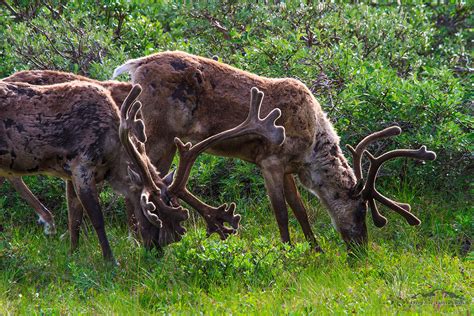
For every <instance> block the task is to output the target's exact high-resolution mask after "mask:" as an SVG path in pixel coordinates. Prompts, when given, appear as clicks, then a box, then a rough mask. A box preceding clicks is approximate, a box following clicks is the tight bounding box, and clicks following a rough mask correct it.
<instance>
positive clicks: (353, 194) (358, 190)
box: [350, 179, 364, 198]
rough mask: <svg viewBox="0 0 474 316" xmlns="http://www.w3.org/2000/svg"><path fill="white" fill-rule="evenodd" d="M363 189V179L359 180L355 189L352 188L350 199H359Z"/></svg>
mask: <svg viewBox="0 0 474 316" xmlns="http://www.w3.org/2000/svg"><path fill="white" fill-rule="evenodd" d="M363 188H364V179H359V180H358V181H357V184H356V185H355V187H354V188H352V190H351V192H350V195H351V197H353V198H357V197H359V196H360V194H361V192H362V189H363Z"/></svg>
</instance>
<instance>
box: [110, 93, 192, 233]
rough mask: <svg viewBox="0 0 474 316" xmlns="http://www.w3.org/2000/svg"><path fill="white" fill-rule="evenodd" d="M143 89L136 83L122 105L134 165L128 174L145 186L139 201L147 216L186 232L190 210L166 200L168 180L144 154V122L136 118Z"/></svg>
mask: <svg viewBox="0 0 474 316" xmlns="http://www.w3.org/2000/svg"><path fill="white" fill-rule="evenodd" d="M141 91H142V88H141V87H140V85H134V86H133V88H132V90H131V91H130V93H129V95H128V96H127V98H126V99H125V101H124V102H123V105H122V107H121V109H120V127H119V136H120V141H121V142H122V145H123V146H124V148H125V150H126V151H127V153H128V155H129V157H130V161H131V165H132V166H133V167H131V166H130V165H129V166H128V173H129V177H130V179H131V180H132V181H133V182H134V183H135V184H136V185H137V186H139V187H141V188H142V193H141V198H140V204H141V207H142V211H143V214H144V215H145V217H146V218H147V219H148V220H149V221H150V222H151V223H152V224H154V225H155V226H157V227H160V228H161V227H162V226H163V224H165V226H167V227H166V228H168V229H171V230H172V231H174V232H175V233H177V234H178V235H183V234H184V233H185V232H186V229H185V228H184V227H182V226H181V222H182V221H184V220H186V219H187V218H188V217H189V214H188V211H187V210H186V209H183V208H182V207H181V206H178V207H173V206H169V205H167V204H166V203H165V202H164V201H163V199H162V195H161V192H162V190H164V189H166V184H165V183H164V182H163V181H162V180H161V178H159V177H157V175H155V174H153V175H152V172H151V170H150V167H151V166H150V162H149V160H148V158H147V157H146V155H145V142H146V134H145V125H144V123H143V121H142V120H141V119H138V118H137V115H138V114H139V112H140V109H141V106H142V104H141V103H140V102H139V101H135V100H136V99H137V97H138V95H140V93H141ZM132 136H134V137H133V138H134V139H135V141H134V140H133V139H132ZM135 143H137V144H135ZM152 193H155V194H152ZM156 204H157V205H156ZM155 210H156V213H155Z"/></svg>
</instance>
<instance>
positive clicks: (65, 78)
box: [0, 70, 136, 239]
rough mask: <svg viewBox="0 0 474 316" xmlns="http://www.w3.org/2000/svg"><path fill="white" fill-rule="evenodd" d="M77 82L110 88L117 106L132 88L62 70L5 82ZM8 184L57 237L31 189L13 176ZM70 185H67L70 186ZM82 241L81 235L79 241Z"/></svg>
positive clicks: (129, 210)
mask: <svg viewBox="0 0 474 316" xmlns="http://www.w3.org/2000/svg"><path fill="white" fill-rule="evenodd" d="M74 80H80V81H84V82H90V83H94V84H98V85H101V86H103V87H104V88H106V89H107V90H109V91H110V94H111V96H112V99H113V100H114V101H115V103H116V104H118V105H120V104H122V103H123V101H124V100H125V98H126V96H127V95H128V93H129V92H130V90H131V89H132V84H131V83H127V82H120V81H116V80H108V81H98V80H93V79H89V78H87V77H84V76H80V75H76V74H72V73H68V72H62V71H53V70H25V71H19V72H16V73H14V74H13V75H11V76H9V77H6V78H4V79H2V81H4V82H24V83H29V84H33V85H52V84H57V83H64V82H69V81H74ZM4 180H5V178H2V177H0V185H1V183H2V182H3V181H4ZM7 181H9V182H10V183H11V185H12V186H13V188H14V189H15V190H16V191H17V192H18V193H19V195H20V196H21V197H22V198H23V199H25V200H26V202H28V204H29V205H30V206H31V207H32V208H33V209H34V210H35V212H36V213H37V215H38V217H39V222H40V223H41V224H43V225H44V232H45V234H47V235H49V234H54V233H55V232H56V225H55V223H54V216H53V214H52V213H51V211H50V210H49V209H48V208H47V207H46V206H45V205H44V204H43V203H41V202H40V201H39V199H38V198H37V197H36V196H35V195H34V194H33V193H32V192H31V191H30V189H29V188H28V186H27V185H26V184H25V182H24V181H23V180H22V178H21V177H13V178H9V179H8V180H7ZM66 186H67V184H66ZM125 203H126V205H127V216H128V222H129V226H130V227H131V228H132V230H134V229H135V228H136V227H135V221H134V219H133V217H132V214H133V206H132V205H131V202H130V201H128V200H127V199H126V200H125ZM70 204H71V205H75V206H77V207H75V208H74V209H76V210H77V211H75V212H70V213H68V214H70V215H71V216H72V215H73V216H72V217H71V218H70V220H75V221H78V222H79V225H80V222H81V221H82V215H81V214H82V207H81V206H80V203H78V202H73V201H70ZM74 233H75V234H79V231H77V232H74ZM77 238H79V237H78V236H77V237H75V239H77Z"/></svg>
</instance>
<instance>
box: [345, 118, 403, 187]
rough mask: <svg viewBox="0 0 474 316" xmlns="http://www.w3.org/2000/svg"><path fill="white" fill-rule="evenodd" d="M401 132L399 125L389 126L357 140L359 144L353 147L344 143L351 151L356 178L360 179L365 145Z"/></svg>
mask: <svg viewBox="0 0 474 316" xmlns="http://www.w3.org/2000/svg"><path fill="white" fill-rule="evenodd" d="M401 132H402V129H401V128H400V127H398V126H391V127H387V128H385V129H383V130H381V131H378V132H375V133H372V134H370V135H368V136H366V137H365V138H364V139H363V140H361V141H360V142H359V144H357V146H356V148H355V149H354V147H352V146H351V145H346V147H347V148H348V149H349V151H350V152H351V153H352V157H353V161H354V162H353V164H354V173H355V176H356V179H357V180H360V179H362V156H363V154H364V151H365V150H366V149H367V146H369V145H370V143H372V142H374V141H376V140H378V139H382V138H387V137H392V136H396V135H400V133H401Z"/></svg>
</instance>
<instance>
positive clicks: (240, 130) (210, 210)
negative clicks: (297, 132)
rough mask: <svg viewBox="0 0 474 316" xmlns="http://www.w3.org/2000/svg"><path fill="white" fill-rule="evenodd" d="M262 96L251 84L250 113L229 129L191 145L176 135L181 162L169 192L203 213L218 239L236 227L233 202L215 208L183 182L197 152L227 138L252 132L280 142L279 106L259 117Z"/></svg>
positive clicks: (237, 216) (236, 217) (237, 221)
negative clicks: (198, 196)
mask: <svg viewBox="0 0 474 316" xmlns="http://www.w3.org/2000/svg"><path fill="white" fill-rule="evenodd" d="M263 96H264V94H263V92H261V91H259V90H258V89H257V88H255V87H253V88H252V89H251V98H250V109H249V114H248V116H247V118H246V119H245V121H244V122H242V123H241V124H240V125H238V126H236V127H234V128H232V129H229V130H226V131H223V132H221V133H218V134H216V135H213V136H211V137H208V138H206V139H205V140H203V141H201V142H199V143H197V144H196V145H194V146H192V145H191V143H186V144H184V143H183V142H182V141H181V140H180V139H179V138H175V143H176V146H177V147H178V153H179V156H180V161H179V165H178V170H177V174H176V176H175V178H174V181H173V183H172V184H171V186H170V187H169V192H171V193H172V194H175V195H176V196H178V197H179V198H180V199H182V200H184V201H186V202H187V203H188V204H190V205H191V206H193V207H194V208H195V209H196V210H197V211H198V212H199V213H200V214H201V215H203V217H204V219H205V220H206V222H207V224H208V225H207V226H208V234H210V233H212V232H214V231H217V232H218V233H219V234H220V235H221V238H225V237H226V236H227V235H228V234H229V232H235V229H237V228H238V225H239V222H240V215H234V209H235V204H233V203H232V204H231V205H230V206H229V207H227V205H221V206H220V207H218V208H214V207H212V206H209V205H207V204H205V203H204V202H202V201H200V200H199V199H198V198H197V197H195V196H194V195H193V194H191V193H190V192H189V191H188V190H187V188H186V184H187V181H188V178H189V174H190V172H191V168H192V165H193V164H194V162H195V161H196V159H197V157H198V156H199V154H200V153H202V152H203V151H205V150H206V149H208V148H209V147H211V146H212V145H215V144H216V143H217V142H221V141H223V140H226V139H230V138H235V137H240V136H244V135H249V134H255V135H258V136H261V137H263V138H264V139H266V140H268V141H269V142H271V143H273V144H276V145H280V144H281V143H283V141H284V140H285V129H284V127H282V126H277V125H275V121H276V120H277V119H278V118H279V117H280V116H281V111H280V109H273V110H272V111H271V112H270V113H269V114H268V115H267V116H266V117H265V118H263V119H261V118H260V108H261V104H262V100H263ZM224 222H228V223H229V224H230V225H231V226H232V227H233V228H234V230H229V228H227V227H225V226H223V223H224Z"/></svg>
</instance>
